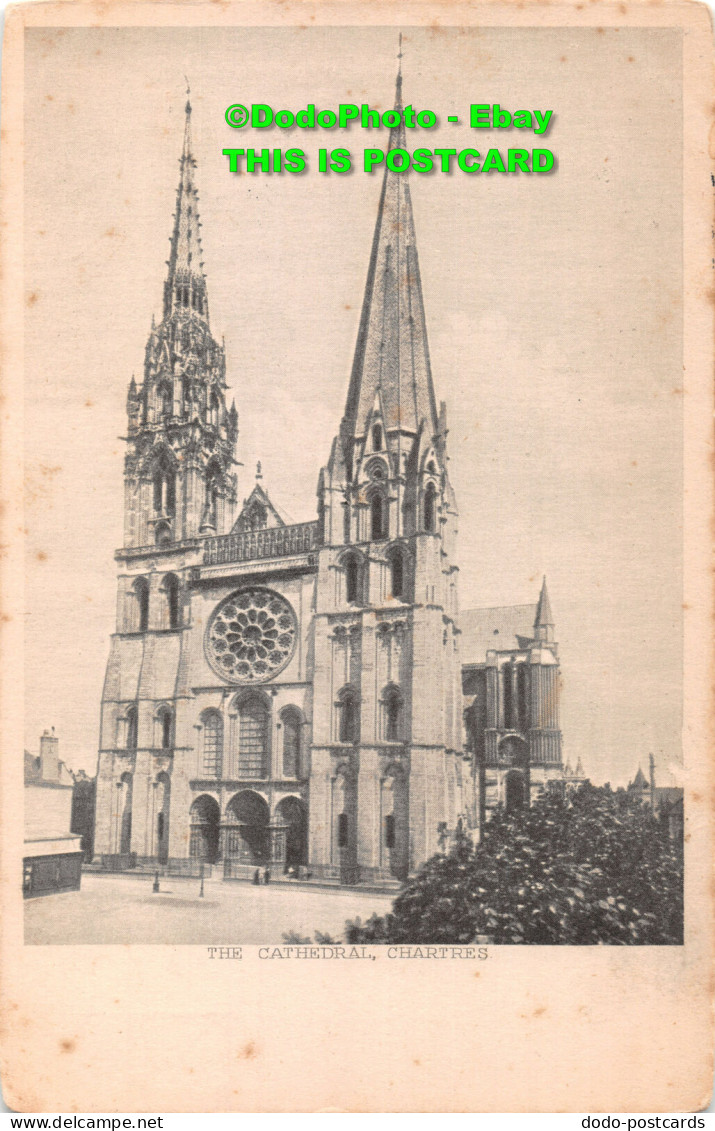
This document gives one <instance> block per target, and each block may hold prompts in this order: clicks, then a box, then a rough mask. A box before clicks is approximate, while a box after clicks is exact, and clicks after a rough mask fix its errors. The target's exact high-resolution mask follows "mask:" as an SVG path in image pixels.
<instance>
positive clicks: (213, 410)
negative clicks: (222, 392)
mask: <svg viewBox="0 0 715 1131" xmlns="http://www.w3.org/2000/svg"><path fill="white" fill-rule="evenodd" d="M219 411H220V404H219V399H218V394H217V392H216V390H215V389H214V390H213V392H212V393H211V401H210V404H209V423H210V424H211V427H212V428H218V421H219Z"/></svg>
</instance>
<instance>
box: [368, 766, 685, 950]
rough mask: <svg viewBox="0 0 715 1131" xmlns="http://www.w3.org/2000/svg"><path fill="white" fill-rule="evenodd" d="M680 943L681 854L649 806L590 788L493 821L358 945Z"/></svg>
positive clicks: (409, 890) (405, 894) (429, 873)
mask: <svg viewBox="0 0 715 1131" xmlns="http://www.w3.org/2000/svg"><path fill="white" fill-rule="evenodd" d="M479 937H483V938H485V939H488V941H489V942H491V943H502V944H503V943H536V944H554V943H569V944H572V945H574V944H584V945H586V944H594V943H608V944H661V945H662V944H671V945H674V944H678V943H681V942H682V941H683V863H682V846H680V845H678V844H675V843H674V842H673V841H671V840H670V839H669V837H668V831H667V828H666V827H664V826H663V825H662V824H661V823H660V822H658V820H657V819H656V818H655V817H654V816H653V815H652V814H651V812H650V810H649V809H648V808H647V807H646V806H644V805H643V804H642V802H641V801H640V800H638V799H637V798H635V797H633V796H632V795H631V794H628V793H626V792H625V791H624V790H619V791H617V792H615V793H614V792H613V791H612V790H611V789H610V787H608V786H605V787H595V786H592V785H591V784H590V783H586V784H584V785H582V786H581V787H580V789H579V790H578V791H577V792H576V793H575V794H573V796H571V797H570V798H568V799H566V798H564V797H560V796H558V795H555V794H547V795H546V796H544V797H543V798H541V799H540V800H538V801H536V802H535V803H534V804H533V805H532V807H531V808H529V809H526V810H522V811H521V812H518V813H514V814H506V813H505V812H504V811H503V810H502V809H497V811H496V812H495V813H494V815H493V816H492V819H491V820H490V822H489V823H488V824H487V826H486V828H485V830H484V835H483V837H482V840H481V842H480V843H479V844H478V845H476V846H474V845H473V844H472V843H471V841H470V840H469V839H468V838H467V837H466V836H464V835H458V836H457V838H456V840H455V842H454V844H453V846H452V848H451V850H450V852H449V853H448V854H447V855H444V854H438V855H436V856H433V857H432V858H431V859H430V860H428V861H427V862H426V864H424V865H423V867H422V868H421V869H420V871H419V872H418V873H417V875H416V876H415V877H414V879H412V880H410V881H409V882H408V883H407V885H406V886H405V887H404V888H403V890H402V892H401V893H400V895H399V896H398V897H397V899H396V900H395V902H394V905H393V910H392V913H391V914H389V915H387V916H385V917H384V918H380V917H377V916H373V918H372V919H371V920H369V921H368V923H366V924H361V923H360V922H359V920H357V921H356V922H354V923H348V924H347V938H348V941H349V942H365V943H368V942H375V943H376V942H389V943H412V944H418V943H468V942H474V941H475V940H476V939H477V938H479Z"/></svg>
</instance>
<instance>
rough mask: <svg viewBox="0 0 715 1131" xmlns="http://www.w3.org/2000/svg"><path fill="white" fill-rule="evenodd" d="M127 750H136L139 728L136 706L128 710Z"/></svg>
mask: <svg viewBox="0 0 715 1131" xmlns="http://www.w3.org/2000/svg"><path fill="white" fill-rule="evenodd" d="M126 718H127V746H126V748H127V750H136V748H137V737H138V729H139V728H138V726H137V709H136V707H135V706H134V704H132V705H131V707H128V708H127V716H126Z"/></svg>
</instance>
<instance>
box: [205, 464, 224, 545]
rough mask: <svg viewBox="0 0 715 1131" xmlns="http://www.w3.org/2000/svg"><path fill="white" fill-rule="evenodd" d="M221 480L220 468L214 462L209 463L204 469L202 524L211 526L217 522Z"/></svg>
mask: <svg viewBox="0 0 715 1131" xmlns="http://www.w3.org/2000/svg"><path fill="white" fill-rule="evenodd" d="M220 481H221V468H220V465H217V464H216V463H213V462H212V463H210V464H209V466H208V468H207V469H206V505H205V508H204V519H203V522H202V525H203V526H209V527H212V528H213V529H214V530H215V529H216V527H217V524H218V500H219V494H220V492H219V484H220Z"/></svg>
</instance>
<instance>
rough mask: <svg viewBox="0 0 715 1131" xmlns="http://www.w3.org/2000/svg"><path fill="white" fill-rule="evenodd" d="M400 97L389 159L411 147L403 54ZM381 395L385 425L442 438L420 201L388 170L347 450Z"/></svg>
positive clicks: (349, 408)
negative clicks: (418, 232)
mask: <svg viewBox="0 0 715 1131" xmlns="http://www.w3.org/2000/svg"><path fill="white" fill-rule="evenodd" d="M401 46H402V44H401V37H400V70H399V71H398V75H397V86H396V91H395V110H397V111H399V112H400V124H399V125H397V126H394V127H393V128H392V129H391V131H390V141H389V146H388V152H391V151H392V150H394V149H400V148H401V149H404V148H406V140H405V127H404V123H403V120H402V113H401V112H402V63H401V58H402V51H401ZM378 390H379V392H380V396H381V402H382V405H383V410H384V426H385V428H386V430H387V431H388V432H390V431H391V430H393V429H396V428H398V427H399V428H400V430H401V431H403V432H409V433H413V434H414V433H416V432H417V431H418V429H419V427H420V425H421V424H422V422H424V423H425V425H426V430H427V432H428V434H429V436H430V437H431V436H433V435H434V434H435V433H436V432H437V428H438V425H437V406H436V401H435V394H434V386H433V383H432V373H431V369H430V359H429V348H428V345H427V329H426V325H425V314H424V306H423V302H422V286H421V282H420V270H419V263H418V259H417V244H416V240H415V228H414V220H413V217H412V201H411V199H410V189H409V184H408V179H407V175H406V174H405V173H397V172H392V171H390V170H389V169H388V168H386V169H385V175H384V178H383V182H382V193H381V196H380V204H379V209H378V214H377V223H376V225H375V234H374V237H373V243H372V253H371V256H370V266H369V268H368V274H367V283H366V286H365V297H364V300H363V307H362V315H361V318H360V328H359V331H358V339H357V346H356V349H355V358H354V361H353V367H352V373H351V377H350V386H349V389H348V397H347V403H346V406H345V416H344V418H343V427H342V434H343V437H344V440H345V442H346V448H347V449H348V450H350V449H351V447H352V445H351V441H352V440H354V438H355V437H359V436H361V435H362V434H363V433H364V431H365V428H366V426H367V421H368V419H369V416H370V413H371V410H372V408H373V405H374V403H375V396H376V394H377V392H378Z"/></svg>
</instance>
